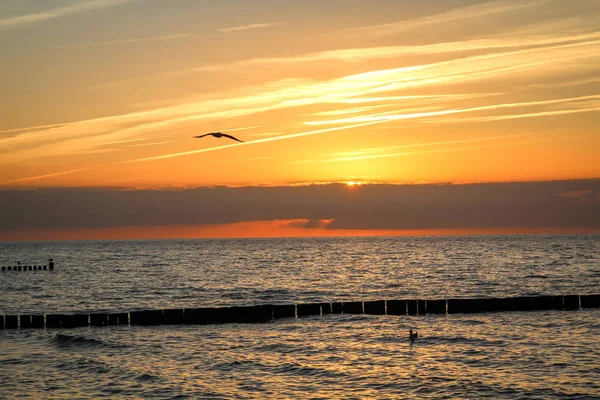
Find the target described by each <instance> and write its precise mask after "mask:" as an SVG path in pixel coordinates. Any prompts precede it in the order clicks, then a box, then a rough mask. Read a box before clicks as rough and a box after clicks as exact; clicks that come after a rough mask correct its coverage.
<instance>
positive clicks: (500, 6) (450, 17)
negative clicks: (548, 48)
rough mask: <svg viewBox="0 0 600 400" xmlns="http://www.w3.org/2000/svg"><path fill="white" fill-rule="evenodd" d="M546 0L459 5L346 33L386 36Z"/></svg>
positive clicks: (518, 7) (488, 14)
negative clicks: (423, 15)
mask: <svg viewBox="0 0 600 400" xmlns="http://www.w3.org/2000/svg"><path fill="white" fill-rule="evenodd" d="M547 2H548V0H529V1H490V2H487V3H481V4H475V5H472V6H467V7H461V8H458V9H454V10H451V11H448V12H444V13H441V14H436V15H432V16H427V17H423V18H415V19H411V20H407V21H399V22H394V23H390V24H381V25H371V26H364V27H360V28H354V29H351V30H349V31H348V33H351V34H356V35H361V36H362V35H372V36H387V35H394V34H398V33H402V32H405V31H407V30H411V29H415V28H422V27H427V26H428V25H435V24H441V23H444V22H457V21H464V20H468V19H481V18H484V17H488V16H491V15H494V14H505V13H508V12H514V11H520V10H522V9H524V8H529V7H534V6H538V5H542V4H544V3H547Z"/></svg>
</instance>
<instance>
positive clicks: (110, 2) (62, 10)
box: [0, 0, 131, 31]
mask: <svg viewBox="0 0 600 400" xmlns="http://www.w3.org/2000/svg"><path fill="white" fill-rule="evenodd" d="M130 1H131V0H94V1H86V2H81V1H80V2H76V3H73V4H70V5H68V6H65V7H58V8H52V9H49V10H45V11H41V12H38V13H32V14H27V15H19V16H16V17H9V18H4V19H0V31H2V30H5V29H10V28H17V27H19V26H21V25H27V24H34V23H37V22H42V21H47V20H50V19H55V18H60V17H65V16H68V15H73V14H77V13H82V12H86V11H90V10H96V9H102V8H107V7H112V6H116V5H120V4H124V3H128V2H130Z"/></svg>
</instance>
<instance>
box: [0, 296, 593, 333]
mask: <svg viewBox="0 0 600 400" xmlns="http://www.w3.org/2000/svg"><path fill="white" fill-rule="evenodd" d="M586 308H600V294H591V295H569V296H534V297H507V298H495V299H494V298H492V299H489V298H486V299H483V298H482V299H437V300H418V299H408V300H374V301H350V302H334V303H304V304H274V305H270V304H264V305H255V306H234V307H214V308H177V309H162V310H138V311H131V312H116V313H75V314H19V315H3V316H1V318H0V329H19V328H20V329H28V328H39V329H44V328H47V329H51V328H77V327H86V326H109V325H192V324H195V325H207V324H226V323H264V322H269V321H272V320H276V319H281V318H301V317H308V316H317V315H325V314H365V315H397V316H400V315H425V314H459V313H489V312H509V311H542V310H580V309H586Z"/></svg>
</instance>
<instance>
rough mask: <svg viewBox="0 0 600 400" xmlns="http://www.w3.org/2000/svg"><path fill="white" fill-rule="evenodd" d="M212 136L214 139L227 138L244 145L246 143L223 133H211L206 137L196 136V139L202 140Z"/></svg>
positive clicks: (206, 134)
mask: <svg viewBox="0 0 600 400" xmlns="http://www.w3.org/2000/svg"><path fill="white" fill-rule="evenodd" d="M211 135H212V136H214V137H216V138H221V137H226V138H229V139H233V140H237V141H238V142H242V143H244V141H243V140H240V139H238V138H234V137H233V136H231V135H228V134H226V133H221V132H211V133H205V134H204V135H200V136H194V137H195V138H197V139H200V138H203V137H204V136H211Z"/></svg>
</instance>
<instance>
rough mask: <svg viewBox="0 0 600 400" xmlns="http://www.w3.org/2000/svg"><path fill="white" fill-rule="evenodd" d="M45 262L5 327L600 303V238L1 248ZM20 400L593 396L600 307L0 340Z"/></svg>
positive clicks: (8, 384)
mask: <svg viewBox="0 0 600 400" xmlns="http://www.w3.org/2000/svg"><path fill="white" fill-rule="evenodd" d="M48 258H53V259H54V262H55V270H54V271H27V272H14V271H10V272H9V271H5V272H0V314H27V313H61V312H81V311H88V312H98V311H110V312H115V311H134V310H138V309H160V308H192V307H203V306H204V307H205V306H226V305H253V304H291V303H303V302H315V301H319V302H327V301H340V300H344V301H345V300H353V301H355V300H380V299H404V298H423V299H443V298H450V297H454V298H455V297H506V296H517V295H570V294H598V293H600V235H523V236H519V235H506V236H451V237H450V236H447V237H354V238H287V239H202V240H200V239H198V240H145V241H72V242H14V243H0V266H8V265H16V263H17V261H20V262H21V265H42V264H47V259H48ZM408 329H418V330H419V333H420V338H419V340H417V342H416V343H414V344H412V345H411V343H410V341H409V340H408ZM12 398H36V399H37V398H44V399H54V398H94V399H96V398H128V399H129V398H157V399H163V398H176V399H182V398H190V399H196V398H215V399H244V398H257V399H260V398H277V399H281V398H298V399H307V398H340V399H349V398H415V399H420V398H436V399H437V398H448V399H458V398H476V399H480V398H492V399H518V398H522V399H549V398H568V399H573V398H577V399H598V398H600V309H584V310H579V311H540V312H501V313H485V314H470V315H468V314H464V315H463V314H452V315H425V316H370V315H324V316H322V317H318V316H317V317H308V318H306V317H305V318H300V319H294V318H291V319H280V320H276V321H273V322H269V323H264V324H227V325H203V326H192V325H187V326H157V327H136V326H113V327H101V328H95V327H88V328H75V329H46V330H43V329H24V330H0V399H12Z"/></svg>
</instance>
